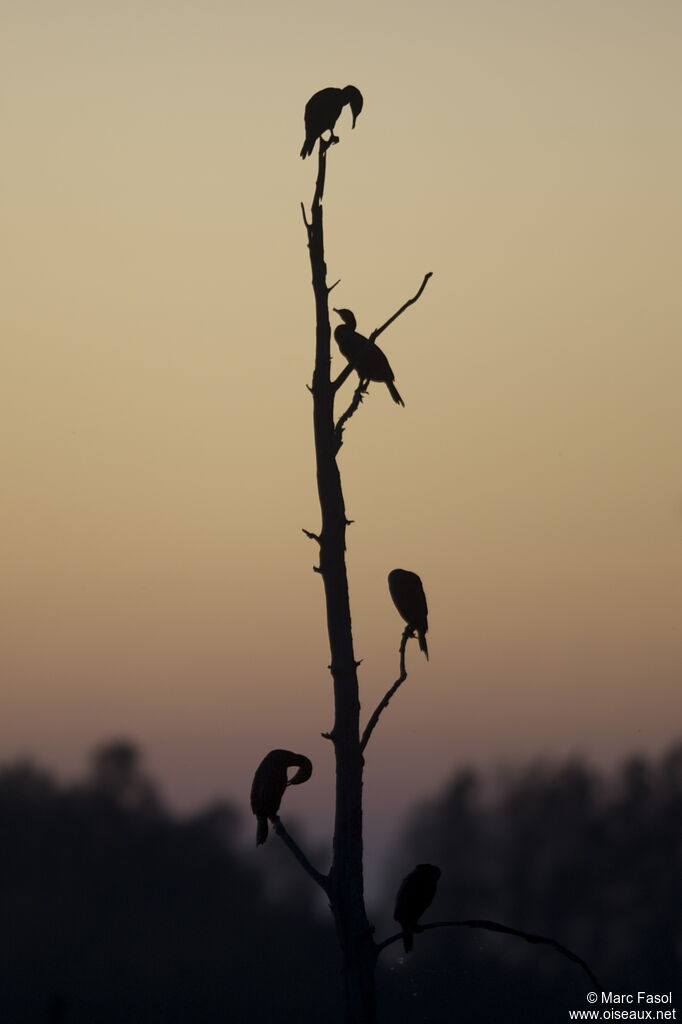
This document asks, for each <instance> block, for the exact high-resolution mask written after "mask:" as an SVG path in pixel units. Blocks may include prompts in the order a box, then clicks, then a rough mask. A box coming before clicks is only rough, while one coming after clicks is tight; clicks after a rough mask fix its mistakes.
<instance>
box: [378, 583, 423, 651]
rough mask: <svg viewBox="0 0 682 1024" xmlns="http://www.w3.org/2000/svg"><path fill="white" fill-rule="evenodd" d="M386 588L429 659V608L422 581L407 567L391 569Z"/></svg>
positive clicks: (421, 649) (420, 648)
mask: <svg viewBox="0 0 682 1024" xmlns="http://www.w3.org/2000/svg"><path fill="white" fill-rule="evenodd" d="M388 589H389V591H390V593H391V597H392V598H393V604H394V605H395V606H396V608H397V609H398V611H399V612H400V614H401V615H402V617H403V618H404V619H405V622H406V623H407V625H408V626H409V627H410V629H412V630H414V631H416V633H417V636H418V637H419V650H420V651H423V652H424V654H425V655H426V660H427V661H428V660H429V648H428V646H427V643H426V633H427V632H428V628H429V620H428V614H429V609H428V606H427V604H426V595H425V593H424V588H423V586H422V581H421V580H420V579H419V577H418V576H417V574H416V572H410V571H409V569H392V570H391V572H389V574H388Z"/></svg>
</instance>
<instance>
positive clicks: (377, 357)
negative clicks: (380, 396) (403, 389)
mask: <svg viewBox="0 0 682 1024" xmlns="http://www.w3.org/2000/svg"><path fill="white" fill-rule="evenodd" d="M334 312H335V313H338V314H339V316H340V317H341V319H342V320H343V323H342V324H339V326H338V327H337V328H336V330H335V331H334V340H335V341H336V343H337V345H338V346H339V349H340V350H341V355H342V356H343V357H344V359H347V360H348V362H349V363H350V365H351V366H352V367H353V369H354V370H356V371H357V374H358V377H359V378H360V380H361V381H370V380H375V381H378V382H379V383H380V384H385V385H386V387H387V388H388V390H389V391H390V393H391V398H392V399H393V401H394V402H395V403H396V404H397V405H403V406H404V405H405V403H404V402H403V400H402V398H401V397H400V394H399V392H398V389H397V388H396V387H395V385H394V383H393V381H394V379H395V378H394V374H393V370H392V369H391V364H390V363H389V361H388V359H387V358H386V356H385V354H384V353H383V352H382V350H381V349H380V348H379V346H378V345H375V344H374V342H371V341H369V340H368V339H367V338H365V336H364V335H363V334H358V332H357V331H356V330H355V328H356V326H357V321H356V319H355V316H354V315H353V313H352V312H351V311H350V309H334Z"/></svg>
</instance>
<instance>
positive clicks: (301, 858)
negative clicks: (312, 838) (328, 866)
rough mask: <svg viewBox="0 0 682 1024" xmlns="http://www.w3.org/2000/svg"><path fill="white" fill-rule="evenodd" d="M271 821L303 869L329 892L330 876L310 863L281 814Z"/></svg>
mask: <svg viewBox="0 0 682 1024" xmlns="http://www.w3.org/2000/svg"><path fill="white" fill-rule="evenodd" d="M271 821H272V827H273V828H274V830H275V832H276V833H277V835H278V836H279V838H280V839H281V840H282V842H283V843H284V845H285V846H288V847H289V849H290V850H291V852H292V853H293V855H294V857H295V858H296V860H297V861H298V863H299V864H300V865H301V867H302V868H303V870H304V871H306V872H307V873H308V874H309V875H310V877H311V878H312V879H313V881H315V882H317V884H318V885H319V886H320V888H321V889H324V891H325V892H328V890H329V877H328V876H327V875H323V874H322V872H321V871H318V870H317V868H314V867H313V866H312V864H311V863H310V861H309V860H308V858H307V857H306V855H305V854H304V852H303V850H302V849H301V847H300V846H299V845H298V843H297V842H296V840H295V839H292V837H291V836H290V835H289V833H288V832H287V830H286V829H285V827H284V825H283V824H282V822H281V820H280V817H279V815H276V816H275V817H274V818H272V819H271Z"/></svg>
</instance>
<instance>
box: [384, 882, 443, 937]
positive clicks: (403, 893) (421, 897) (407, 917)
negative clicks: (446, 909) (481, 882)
mask: <svg viewBox="0 0 682 1024" xmlns="http://www.w3.org/2000/svg"><path fill="white" fill-rule="evenodd" d="M439 878H440V868H437V867H436V865H435V864H417V866H416V868H415V869H414V871H410V873H409V875H406V876H405V878H403V880H402V882H401V883H400V888H399V889H398V895H397V896H396V899H395V911H394V913H393V917H394V920H396V921H397V922H398V924H399V925H400V927H401V928H402V930H403V931H404V932H405V934H404V936H403V943H404V946H405V952H406V953H409V952H410V950H411V949H412V941H413V936H414V933H415V932H418V931H421V929H420V927H419V924H418V922H419V918H420V917H421V916H422V914H423V913H424V911H425V910H426V909H427V907H430V906H431V903H432V901H433V897H434V896H435V895H436V886H437V885H438V879H439Z"/></svg>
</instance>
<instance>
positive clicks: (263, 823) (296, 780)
mask: <svg viewBox="0 0 682 1024" xmlns="http://www.w3.org/2000/svg"><path fill="white" fill-rule="evenodd" d="M288 768H298V771H297V772H296V774H295V775H294V776H293V778H291V779H288V778H287V769H288ZM312 774H313V765H312V762H311V761H310V760H309V758H307V757H304V755H303V754H294V753H293V751H291V750H271V751H270V753H269V754H266V755H265V757H264V758H263V760H262V761H261V763H260V764H259V765H258V767H257V768H256V774H255V775H254V777H253V783H252V785H251V810H252V811H253V813H254V814H255V815H256V819H257V821H258V828H257V830H256V846H260V845H261V843H264V842H265V840H266V839H267V838H268V818H270V820H271V821H272V819H273V818H274V817H276V815H277V812H278V810H279V805H280V803H281V802H282V797H283V796H284V790H285V789H286V788H287V786H298V785H300V783H301V782H307V781H308V779H309V778H310V776H311V775H312Z"/></svg>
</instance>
